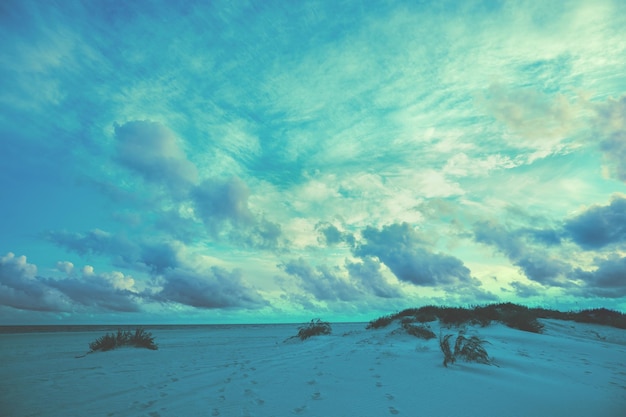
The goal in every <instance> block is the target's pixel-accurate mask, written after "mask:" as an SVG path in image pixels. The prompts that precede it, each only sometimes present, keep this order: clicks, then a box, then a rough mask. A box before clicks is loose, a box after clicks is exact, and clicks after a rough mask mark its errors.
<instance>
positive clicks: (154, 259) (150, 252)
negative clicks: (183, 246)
mask: <svg viewBox="0 0 626 417" xmlns="http://www.w3.org/2000/svg"><path fill="white" fill-rule="evenodd" d="M140 261H141V263H143V264H144V265H147V266H148V267H150V268H151V270H152V272H153V273H156V274H161V273H163V272H164V271H165V270H166V269H173V268H177V267H178V266H179V265H180V261H179V259H178V247H175V246H174V245H173V244H172V243H157V244H146V245H144V246H143V247H142V248H141V256H140Z"/></svg>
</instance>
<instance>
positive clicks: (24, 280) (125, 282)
mask: <svg viewBox="0 0 626 417" xmlns="http://www.w3.org/2000/svg"><path fill="white" fill-rule="evenodd" d="M61 264H62V265H67V263H61ZM133 284H134V281H133V279H132V278H131V277H128V276H125V275H124V274H122V273H120V272H113V273H109V274H95V273H94V272H93V268H91V267H85V268H84V269H83V275H82V276H81V277H75V276H73V275H72V276H69V277H67V278H63V279H53V278H44V277H40V276H37V267H36V266H35V265H32V264H29V263H27V262H26V257H24V256H20V257H15V256H14V255H13V254H12V253H9V254H8V255H6V256H4V257H2V258H1V259H0V302H2V304H4V305H8V306H10V307H14V308H17V309H22V310H38V311H76V310H81V309H83V308H85V307H86V308H88V309H89V311H94V312H97V311H122V312H137V311H140V308H139V304H138V303H137V299H138V298H139V296H138V295H137V294H136V293H135V292H134V291H132V290H131V289H132V287H133Z"/></svg>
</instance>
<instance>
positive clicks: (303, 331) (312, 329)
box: [297, 319, 332, 340]
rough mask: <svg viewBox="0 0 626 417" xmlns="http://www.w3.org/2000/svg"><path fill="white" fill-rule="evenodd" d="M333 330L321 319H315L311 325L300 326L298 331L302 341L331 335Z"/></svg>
mask: <svg viewBox="0 0 626 417" xmlns="http://www.w3.org/2000/svg"><path fill="white" fill-rule="evenodd" d="M331 332H332V328H331V326H330V323H328V322H326V321H322V320H320V319H313V320H311V321H310V322H309V323H307V324H305V325H303V326H300V328H299V329H298V335H297V337H299V338H300V339H301V340H305V339H308V338H309V337H311V336H319V335H323V334H330V333H331Z"/></svg>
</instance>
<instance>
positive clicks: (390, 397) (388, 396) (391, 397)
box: [385, 394, 395, 401]
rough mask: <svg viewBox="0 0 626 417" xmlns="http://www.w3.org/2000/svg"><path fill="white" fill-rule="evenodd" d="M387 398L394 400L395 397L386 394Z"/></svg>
mask: <svg viewBox="0 0 626 417" xmlns="http://www.w3.org/2000/svg"><path fill="white" fill-rule="evenodd" d="M385 398H386V399H388V400H389V401H391V400H393V399H394V398H395V397H394V396H393V395H391V394H385Z"/></svg>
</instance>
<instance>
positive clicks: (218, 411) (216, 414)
mask: <svg viewBox="0 0 626 417" xmlns="http://www.w3.org/2000/svg"><path fill="white" fill-rule="evenodd" d="M211 415H212V416H219V415H220V410H218V409H217V408H214V409H213V412H211Z"/></svg>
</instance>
